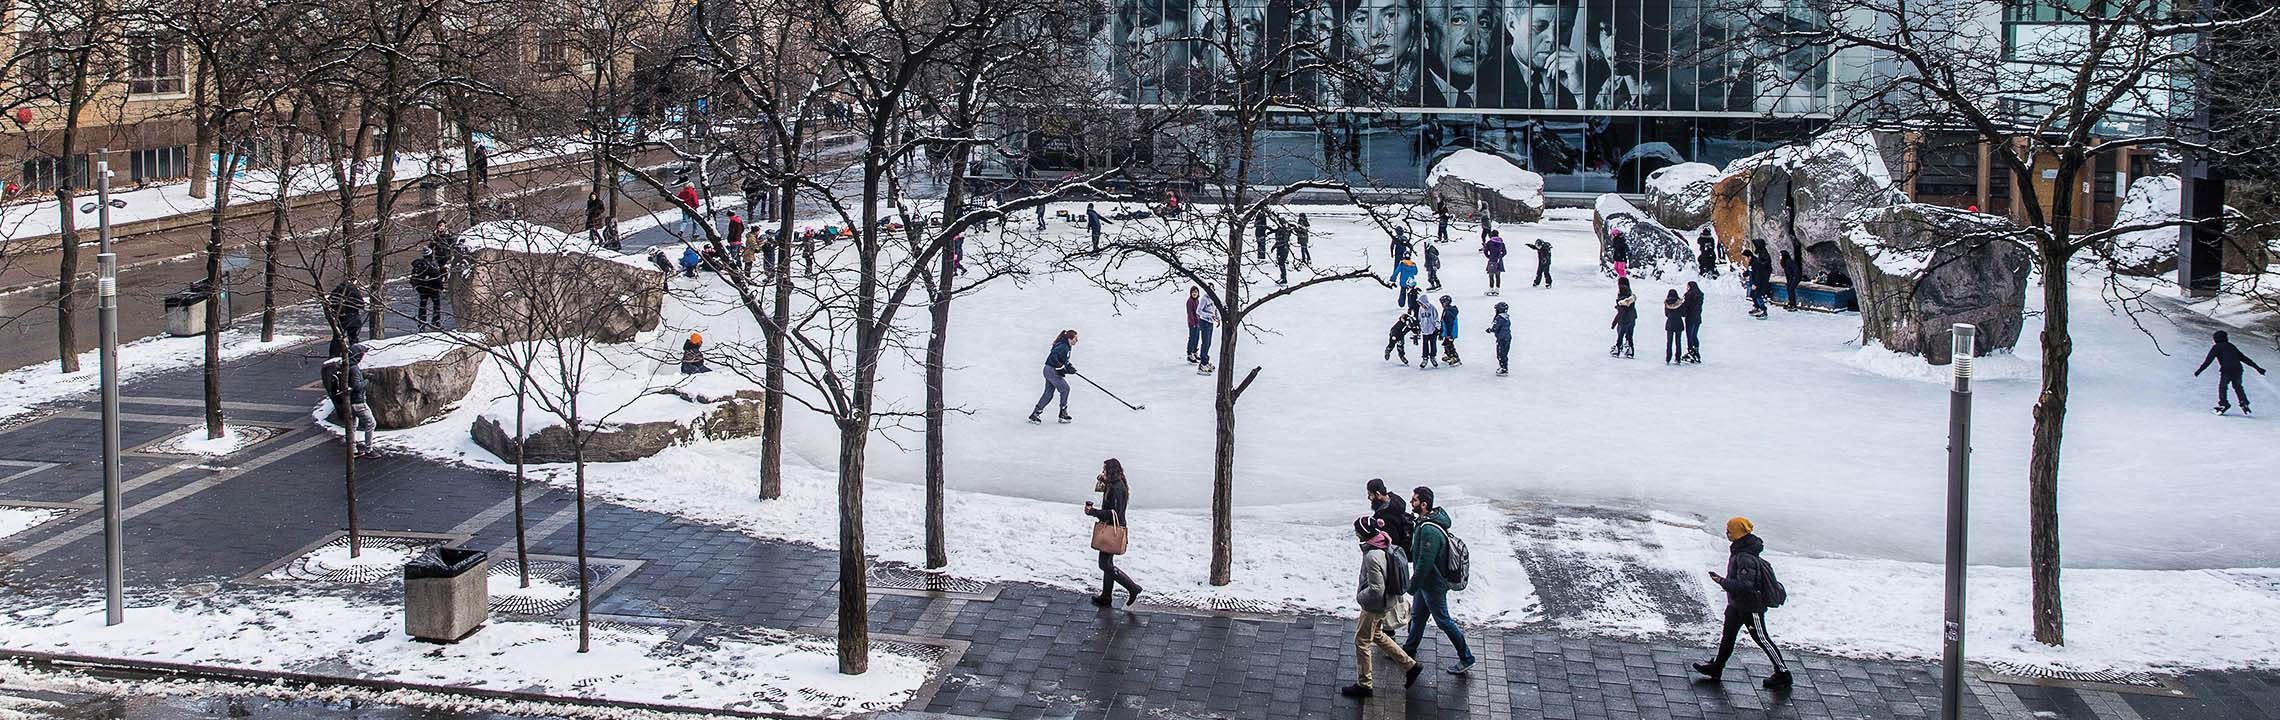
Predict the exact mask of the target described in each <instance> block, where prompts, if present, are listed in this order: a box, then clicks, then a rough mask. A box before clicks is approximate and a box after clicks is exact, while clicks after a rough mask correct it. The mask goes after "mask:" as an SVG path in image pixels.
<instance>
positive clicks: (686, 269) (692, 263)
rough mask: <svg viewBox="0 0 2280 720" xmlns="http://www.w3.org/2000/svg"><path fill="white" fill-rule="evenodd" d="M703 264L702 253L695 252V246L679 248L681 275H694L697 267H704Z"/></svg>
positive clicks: (703, 257)
mask: <svg viewBox="0 0 2280 720" xmlns="http://www.w3.org/2000/svg"><path fill="white" fill-rule="evenodd" d="M704 265H705V256H704V253H700V252H697V248H696V247H695V246H693V245H692V246H686V247H683V248H681V277H691V278H693V277H696V276H697V268H700V267H704Z"/></svg>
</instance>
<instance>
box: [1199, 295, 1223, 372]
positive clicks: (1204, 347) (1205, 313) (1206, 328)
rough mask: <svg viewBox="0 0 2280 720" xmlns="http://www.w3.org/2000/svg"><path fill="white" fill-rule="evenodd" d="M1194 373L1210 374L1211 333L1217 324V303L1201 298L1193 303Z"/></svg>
mask: <svg viewBox="0 0 2280 720" xmlns="http://www.w3.org/2000/svg"><path fill="white" fill-rule="evenodd" d="M1195 326H1196V330H1197V333H1196V338H1195V374H1197V375H1210V374H1211V333H1212V329H1213V328H1216V327H1218V326H1219V303H1218V302H1216V301H1214V300H1212V299H1211V298H1208V297H1206V298H1201V299H1198V300H1196V303H1195Z"/></svg>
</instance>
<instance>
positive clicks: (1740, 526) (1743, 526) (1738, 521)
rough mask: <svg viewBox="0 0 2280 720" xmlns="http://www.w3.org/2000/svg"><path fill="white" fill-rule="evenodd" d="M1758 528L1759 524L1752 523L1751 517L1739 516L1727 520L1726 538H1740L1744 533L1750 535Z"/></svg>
mask: <svg viewBox="0 0 2280 720" xmlns="http://www.w3.org/2000/svg"><path fill="white" fill-rule="evenodd" d="M1756 529H1757V526H1756V525H1752V524H1750V519H1749V518H1746V517H1737V518H1734V519H1732V520H1728V521H1726V539H1728V540H1740V539H1742V536H1743V535H1748V534H1750V532H1751V531H1753V530H1756Z"/></svg>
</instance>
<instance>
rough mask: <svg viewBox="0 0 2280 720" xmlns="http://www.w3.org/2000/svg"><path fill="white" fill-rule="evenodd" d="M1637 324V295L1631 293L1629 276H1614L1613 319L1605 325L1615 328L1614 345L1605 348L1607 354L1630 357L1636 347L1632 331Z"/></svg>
mask: <svg viewBox="0 0 2280 720" xmlns="http://www.w3.org/2000/svg"><path fill="white" fill-rule="evenodd" d="M1638 325H1639V296H1637V295H1633V294H1631V279H1630V278H1626V277H1617V278H1615V321H1614V322H1612V323H1608V325H1607V326H1608V327H1611V328H1614V329H1615V346H1614V347H1610V348H1607V354H1608V355H1612V356H1615V357H1626V358H1627V357H1631V356H1632V354H1633V352H1634V350H1635V349H1636V347H1637V342H1636V341H1635V340H1634V338H1633V335H1632V332H1633V331H1634V330H1636V329H1637V328H1638Z"/></svg>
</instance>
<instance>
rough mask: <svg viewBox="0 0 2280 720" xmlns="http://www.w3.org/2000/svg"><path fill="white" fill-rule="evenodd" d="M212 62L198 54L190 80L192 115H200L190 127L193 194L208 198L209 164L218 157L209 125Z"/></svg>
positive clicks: (211, 109)
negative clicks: (208, 87) (209, 83)
mask: <svg viewBox="0 0 2280 720" xmlns="http://www.w3.org/2000/svg"><path fill="white" fill-rule="evenodd" d="M212 68H213V65H212V64H211V61H210V60H209V59H208V58H207V57H206V56H204V55H199V56H198V67H197V70H196V71H195V74H193V75H192V76H191V82H190V97H191V100H190V104H191V108H190V116H191V117H194V118H197V119H198V121H197V122H196V123H195V124H193V126H192V127H191V130H190V197H193V198H197V199H200V200H204V199H206V194H207V193H206V185H207V183H209V182H212V181H213V169H212V168H211V167H210V166H209V165H207V163H209V162H212V161H213V159H214V158H215V153H214V128H213V127H212V126H210V125H207V124H206V118H207V117H208V116H209V115H211V114H212V113H213V103H212V102H211V101H209V100H207V98H206V77H207V75H208V74H209V73H211V72H212Z"/></svg>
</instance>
